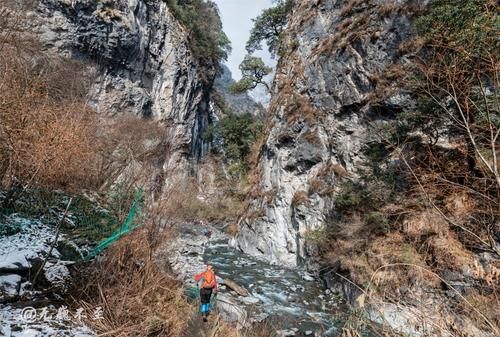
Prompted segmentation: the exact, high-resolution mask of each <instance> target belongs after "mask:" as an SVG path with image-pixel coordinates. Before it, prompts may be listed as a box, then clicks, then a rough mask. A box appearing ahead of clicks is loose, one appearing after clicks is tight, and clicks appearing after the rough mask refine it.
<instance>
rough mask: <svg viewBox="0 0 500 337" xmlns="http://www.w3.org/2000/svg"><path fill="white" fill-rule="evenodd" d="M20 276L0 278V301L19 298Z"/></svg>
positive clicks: (13, 275)
mask: <svg viewBox="0 0 500 337" xmlns="http://www.w3.org/2000/svg"><path fill="white" fill-rule="evenodd" d="M20 284H21V276H19V275H17V274H10V275H2V276H0V300H2V299H3V300H6V301H10V300H14V299H16V298H17V297H18V296H19V286H20Z"/></svg>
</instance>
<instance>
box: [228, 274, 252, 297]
mask: <svg viewBox="0 0 500 337" xmlns="http://www.w3.org/2000/svg"><path fill="white" fill-rule="evenodd" d="M222 284H224V285H225V286H226V287H228V288H229V289H231V290H234V291H235V292H236V293H237V294H238V295H240V296H243V297H248V296H250V293H249V292H248V290H246V289H245V288H243V287H242V286H240V285H238V284H237V283H236V282H234V281H232V280H230V279H227V278H225V279H224V280H223V281H222Z"/></svg>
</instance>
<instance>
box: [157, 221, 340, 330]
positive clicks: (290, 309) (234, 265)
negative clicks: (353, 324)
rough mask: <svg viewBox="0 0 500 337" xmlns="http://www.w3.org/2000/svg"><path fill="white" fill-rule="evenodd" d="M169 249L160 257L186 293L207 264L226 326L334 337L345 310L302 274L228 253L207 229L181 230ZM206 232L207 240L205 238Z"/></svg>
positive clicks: (335, 295) (223, 240) (221, 238)
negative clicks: (216, 282) (217, 288)
mask: <svg viewBox="0 0 500 337" xmlns="http://www.w3.org/2000/svg"><path fill="white" fill-rule="evenodd" d="M180 230H181V233H180V235H179V237H178V238H177V240H176V241H175V243H174V244H173V245H169V246H168V247H167V246H166V247H165V248H164V251H163V252H161V253H160V254H159V255H158V257H157V258H158V259H159V260H163V258H166V259H167V260H168V263H167V264H165V266H166V267H167V268H171V270H172V272H173V273H174V274H175V275H176V276H177V277H178V278H179V279H180V280H182V281H183V282H184V283H185V284H186V286H187V287H192V286H195V282H194V280H193V275H194V274H195V273H198V272H200V271H201V270H204V268H205V265H206V264H207V263H210V264H211V265H212V266H213V267H214V270H215V272H216V274H217V276H218V280H219V283H220V284H221V291H220V294H219V295H218V296H217V301H216V306H217V309H218V311H219V312H220V313H221V314H222V316H223V317H224V319H225V320H227V321H231V322H236V323H237V324H238V325H240V326H248V325H250V324H251V323H254V322H263V321H267V322H268V323H269V324H270V325H272V326H273V327H274V328H275V329H276V330H277V331H278V335H279V336H336V335H337V333H338V332H339V327H340V326H341V320H340V319H339V318H340V317H342V312H345V309H346V307H345V304H344V303H343V302H342V300H341V298H342V295H341V294H340V292H339V291H335V290H333V289H326V290H324V288H323V287H322V285H321V283H320V282H319V280H317V279H316V278H314V277H313V276H312V275H310V274H309V273H307V272H306V271H304V270H301V269H287V268H284V267H282V266H279V265H271V264H268V263H266V262H263V261H260V260H257V259H255V258H253V257H251V256H249V255H246V254H244V253H242V252H241V251H239V250H238V249H236V248H234V247H232V245H231V239H230V238H229V237H227V236H226V235H224V234H222V233H221V232H219V231H218V230H217V229H215V228H213V227H209V226H199V227H189V228H181V229H180ZM208 231H210V232H211V236H210V237H208V236H207V235H206V232H208Z"/></svg>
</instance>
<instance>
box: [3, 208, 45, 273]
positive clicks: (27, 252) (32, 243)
mask: <svg viewBox="0 0 500 337" xmlns="http://www.w3.org/2000/svg"><path fill="white" fill-rule="evenodd" d="M7 222H9V223H13V224H17V225H20V226H21V231H20V232H19V233H16V234H14V235H9V236H4V237H0V270H1V269H9V270H22V269H28V268H29V267H30V263H29V260H30V259H33V258H36V257H39V256H40V253H42V252H47V251H48V250H49V249H50V242H51V241H52V240H53V239H54V237H55V233H54V230H53V229H52V228H50V227H48V226H46V225H43V224H42V223H40V222H39V221H36V220H28V219H24V218H21V217H19V216H18V215H16V214H13V215H11V216H9V217H8V218H7Z"/></svg>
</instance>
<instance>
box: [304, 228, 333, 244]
mask: <svg viewBox="0 0 500 337" xmlns="http://www.w3.org/2000/svg"><path fill="white" fill-rule="evenodd" d="M328 235H329V234H328V231H327V230H326V229H325V228H318V229H311V230H308V231H307V232H306V233H305V235H304V238H305V239H306V241H308V242H314V243H317V244H322V243H325V242H326V241H327V240H328Z"/></svg>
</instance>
